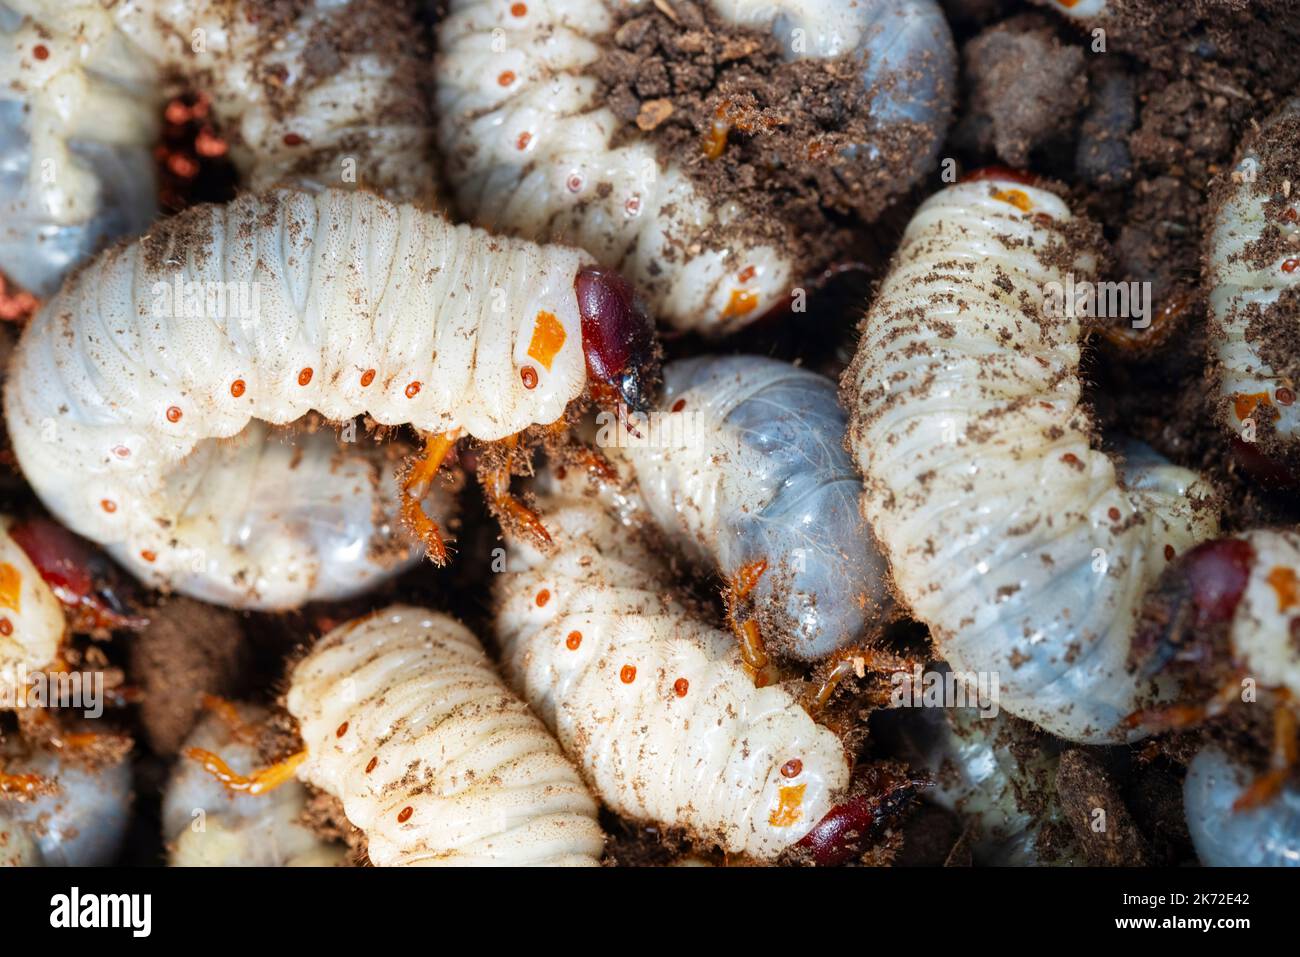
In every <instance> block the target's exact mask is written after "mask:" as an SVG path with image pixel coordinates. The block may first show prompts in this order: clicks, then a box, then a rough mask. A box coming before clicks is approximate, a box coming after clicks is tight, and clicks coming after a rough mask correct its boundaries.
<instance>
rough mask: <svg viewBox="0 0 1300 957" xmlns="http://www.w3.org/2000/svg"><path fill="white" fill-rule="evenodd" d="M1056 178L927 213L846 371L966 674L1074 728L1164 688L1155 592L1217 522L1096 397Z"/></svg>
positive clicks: (933, 613) (900, 537)
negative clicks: (1152, 636) (1099, 431)
mask: <svg viewBox="0 0 1300 957" xmlns="http://www.w3.org/2000/svg"><path fill="white" fill-rule="evenodd" d="M1072 220H1073V217H1072V216H1071V214H1070V211H1069V209H1068V208H1067V207H1066V205H1065V203H1063V202H1062V201H1061V200H1060V199H1059V198H1058V197H1057V196H1055V195H1054V194H1052V193H1050V192H1048V191H1046V190H1044V189H1040V188H1037V187H1035V186H1032V185H1029V184H1028V183H1026V182H1024V181H1021V180H1018V179H1012V178H1008V177H995V178H991V179H983V180H977V181H972V182H966V183H962V184H959V185H956V186H952V187H949V188H948V189H945V190H943V191H942V192H940V193H938V194H937V195H935V196H933V197H931V198H930V199H929V200H927V201H926V202H925V203H924V204H923V205H922V206H921V208H920V209H919V210H918V211H917V213H916V215H915V216H914V217H913V219H912V221H911V223H910V224H909V226H908V228H907V231H906V233H905V235H904V237H903V240H902V244H901V247H900V249H899V251H898V254H897V256H896V258H895V261H894V263H893V265H892V267H891V269H890V272H889V274H888V276H887V277H886V279H885V281H884V283H883V285H882V286H881V288H880V291H879V293H878V295H877V297H876V299H875V302H874V303H873V304H872V306H871V309H870V311H869V313H868V314H867V317H866V318H865V319H864V320H863V323H862V326H861V340H860V342H859V344H858V351H857V356H856V358H855V360H854V363H853V365H852V366H851V367H850V368H849V370H848V371H847V372H846V374H845V377H844V381H843V390H844V398H845V402H846V405H847V406H848V408H849V411H850V423H851V424H850V433H849V440H848V441H849V446H850V448H851V450H852V451H853V453H854V456H855V457H856V459H857V462H858V465H859V467H860V468H861V469H862V473H863V476H864V488H865V493H864V496H863V500H862V509H863V514H864V515H865V516H866V517H867V519H868V520H869V521H870V522H871V524H872V527H873V529H874V531H875V533H876V537H877V540H878V541H879V542H881V544H882V547H883V548H884V550H885V552H886V554H887V556H888V558H889V561H890V567H891V569H892V573H893V578H894V582H895V584H896V586H897V589H898V592H899V594H900V596H901V597H902V598H903V599H904V600H905V601H906V602H907V604H908V605H909V606H910V607H911V610H912V612H913V613H914V614H915V615H916V616H917V617H918V618H919V619H920V620H922V621H924V622H925V623H926V624H928V625H929V626H930V630H931V634H932V635H933V637H934V639H935V641H936V642H937V643H938V646H939V649H940V651H941V653H942V655H943V657H944V658H945V659H946V660H947V661H948V663H949V664H951V665H952V667H953V669H954V670H955V671H958V672H975V673H981V674H983V675H986V676H988V677H989V678H990V679H992V680H996V681H998V682H999V686H1000V691H1001V704H1002V707H1004V708H1006V709H1007V710H1008V711H1010V712H1011V713H1012V714H1015V715H1017V716H1019V717H1022V718H1026V719H1028V720H1030V721H1032V722H1033V723H1035V724H1037V725H1039V726H1040V727H1042V728H1044V729H1046V730H1048V731H1051V732H1052V733H1054V734H1057V735H1059V736H1061V737H1064V738H1067V739H1070V740H1074V741H1082V742H1098V743H1099V742H1105V741H1113V740H1116V739H1118V738H1121V737H1123V736H1124V733H1125V729H1124V728H1123V727H1122V726H1121V725H1122V719H1124V718H1125V717H1126V716H1128V715H1129V714H1131V713H1132V712H1134V711H1136V710H1138V708H1139V707H1142V706H1144V705H1146V704H1148V703H1150V702H1151V701H1152V700H1154V696H1155V695H1157V694H1159V693H1161V691H1162V690H1163V689H1161V688H1160V687H1159V686H1158V685H1156V684H1155V683H1153V682H1152V681H1149V680H1143V679H1140V678H1139V677H1138V675H1137V674H1136V673H1135V670H1134V669H1132V668H1130V666H1129V664H1128V658H1129V652H1130V646H1131V643H1132V638H1133V633H1134V631H1135V627H1136V619H1137V615H1138V613H1139V611H1140V608H1139V606H1140V604H1141V602H1140V599H1141V597H1142V595H1143V593H1144V592H1145V591H1146V588H1147V586H1148V585H1150V584H1151V583H1152V582H1153V581H1154V580H1155V578H1156V576H1157V575H1158V574H1159V573H1160V571H1161V569H1162V568H1163V567H1164V566H1165V565H1166V563H1167V562H1168V561H1169V560H1170V559H1172V558H1173V557H1174V556H1175V555H1177V554H1180V553H1182V552H1184V551H1186V550H1187V549H1188V548H1190V547H1191V546H1192V545H1193V544H1195V543H1196V542H1197V541H1198V540H1200V539H1202V538H1205V537H1208V536H1210V535H1211V534H1213V532H1214V530H1215V528H1216V526H1217V516H1216V512H1215V509H1214V508H1212V507H1211V496H1210V490H1209V488H1208V487H1207V486H1206V485H1205V484H1204V483H1203V482H1202V481H1201V480H1200V479H1199V478H1198V477H1197V476H1195V475H1194V474H1193V473H1191V472H1188V471H1186V470H1184V469H1180V468H1175V467H1173V466H1171V465H1169V464H1167V463H1164V462H1163V460H1160V459H1158V457H1155V456H1154V455H1153V454H1152V453H1150V452H1149V450H1148V451H1145V452H1141V451H1138V452H1135V453H1134V454H1130V455H1129V457H1128V462H1127V467H1126V472H1127V474H1124V475H1120V474H1117V468H1116V465H1115V463H1114V462H1113V461H1112V459H1111V458H1110V456H1109V455H1107V454H1106V453H1104V452H1102V451H1100V450H1098V449H1097V448H1096V447H1094V439H1095V435H1094V431H1095V430H1094V427H1093V423H1092V421H1091V419H1090V416H1089V414H1088V412H1087V411H1086V409H1085V408H1084V407H1083V406H1082V405H1081V404H1080V379H1079V357H1080V344H1079V340H1080V338H1081V335H1082V333H1083V326H1082V322H1081V320H1080V319H1079V318H1077V317H1076V315H1075V313H1076V311H1078V310H1075V309H1073V308H1069V307H1068V304H1067V303H1066V301H1065V299H1066V297H1068V293H1066V292H1065V289H1066V282H1067V273H1068V272H1071V271H1072V272H1073V273H1074V276H1073V278H1074V279H1075V280H1076V281H1077V282H1083V281H1087V280H1091V279H1092V278H1093V273H1094V270H1095V255H1094V254H1093V252H1092V251H1090V250H1087V249H1079V248H1076V244H1074V243H1072V242H1071V241H1070V239H1069V237H1070V235H1071V233H1072V231H1073V230H1074V229H1077V228H1078V226H1079V224H1078V223H1077V222H1073V221H1072Z"/></svg>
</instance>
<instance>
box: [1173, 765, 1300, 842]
mask: <svg viewBox="0 0 1300 957" xmlns="http://www.w3.org/2000/svg"><path fill="white" fill-rule="evenodd" d="M1251 779H1252V772H1251V771H1250V770H1249V769H1248V768H1246V767H1244V766H1243V765H1242V764H1241V763H1240V762H1238V761H1235V760H1233V759H1232V758H1230V757H1228V755H1227V754H1226V753H1224V752H1223V751H1222V750H1221V749H1220V748H1217V747H1213V746H1211V747H1207V748H1205V749H1203V750H1202V751H1201V752H1200V753H1199V754H1197V755H1196V757H1195V758H1194V759H1193V760H1192V764H1191V766H1190V767H1189V768H1188V770H1187V779H1186V781H1185V782H1184V784H1183V802H1184V805H1185V807H1186V811H1187V829H1188V830H1189V831H1190V832H1191V835H1192V842H1193V843H1194V844H1195V845H1196V855H1197V856H1198V857H1199V858H1200V859H1201V863H1202V864H1204V865H1206V866H1207V867H1300V788H1297V787H1296V786H1295V785H1290V786H1287V787H1284V788H1283V789H1282V790H1281V791H1280V792H1279V793H1278V795H1277V796H1276V798H1275V799H1274V800H1272V801H1270V802H1269V803H1267V804H1265V805H1263V806H1261V807H1254V808H1250V809H1238V808H1236V807H1234V805H1235V804H1236V803H1237V802H1238V801H1239V800H1240V799H1241V797H1242V796H1243V795H1244V794H1246V793H1247V792H1248V791H1249V789H1250V787H1251Z"/></svg>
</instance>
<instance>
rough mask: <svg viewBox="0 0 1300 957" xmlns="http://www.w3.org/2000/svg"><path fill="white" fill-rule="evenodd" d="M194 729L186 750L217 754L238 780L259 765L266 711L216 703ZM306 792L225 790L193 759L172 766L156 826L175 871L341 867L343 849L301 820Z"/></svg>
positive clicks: (299, 788)
mask: <svg viewBox="0 0 1300 957" xmlns="http://www.w3.org/2000/svg"><path fill="white" fill-rule="evenodd" d="M217 704H218V707H217V708H216V709H214V710H212V711H210V712H209V713H208V714H207V715H205V716H204V717H203V719H202V720H201V721H200V722H199V723H198V724H197V725H196V726H195V727H194V729H193V730H192V731H191V732H190V735H189V737H188V738H186V740H185V751H187V752H189V751H193V750H196V749H197V750H201V751H204V752H208V753H212V754H219V755H220V756H221V758H222V760H223V761H225V762H226V764H227V766H228V767H230V768H231V769H232V770H233V771H234V772H235V773H236V774H251V773H252V772H253V771H254V770H255V769H256V767H257V766H258V764H259V761H260V754H259V752H258V749H257V746H256V744H257V738H256V733H257V731H256V729H257V727H258V726H259V725H261V724H262V723H263V722H264V721H265V720H266V718H267V710H266V709H265V708H262V707H259V706H256V705H248V704H231V703H229V702H219V703H217ZM306 805H307V788H306V786H305V785H303V784H301V783H299V782H297V781H289V782H287V783H285V784H284V785H282V786H281V787H278V788H276V789H274V790H272V791H269V792H268V793H266V794H246V793H239V792H235V791H231V790H230V789H229V788H227V787H225V786H224V785H223V784H221V783H220V782H219V781H216V780H214V779H213V777H212V775H210V774H209V773H208V772H207V771H205V770H204V768H203V767H202V766H201V765H200V764H198V763H196V762H195V761H192V760H180V761H177V762H176V764H175V765H174V766H173V768H172V773H171V777H170V778H169V779H168V781H167V788H166V790H165V792H164V793H163V805H162V822H163V823H162V826H163V835H164V836H165V838H166V839H167V844H168V858H169V863H170V864H171V865H172V866H173V867H311V866H318V867H319V866H330V865H334V864H338V863H341V862H342V860H343V857H344V853H345V849H344V848H343V846H342V845H339V844H331V843H329V842H327V841H325V840H323V839H322V838H321V837H319V836H318V835H317V834H316V833H315V832H314V831H312V829H311V828H310V827H308V826H307V825H306V824H305V823H303V821H302V816H303V812H304V810H305V808H306Z"/></svg>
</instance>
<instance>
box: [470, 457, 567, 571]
mask: <svg viewBox="0 0 1300 957" xmlns="http://www.w3.org/2000/svg"><path fill="white" fill-rule="evenodd" d="M501 444H502V445H503V446H504V447H505V452H506V454H505V461H504V462H503V463H501V464H500V465H496V466H493V467H490V468H484V467H483V466H480V467H479V471H478V475H479V481H480V482H482V483H483V494H485V495H486V496H487V500H488V507H489V508H491V510H492V513H493V514H494V515H496V517H497V519H498V520H499V521H500V522H501V523H502V524H503V525H509V526H512V527H518V528H522V529H523V530H524V531H526V532H527V533H528V534H529V535H531V536H532V538H533V541H534V542H535V543H536V544H537V545H538V546H540V547H542V548H547V547H549V546H550V544H551V536H550V533H548V532H547V531H546V526H545V525H543V524H542V520H541V518H540V517H539V516H538V514H537V513H536V512H534V511H533V510H532V509H531V508H529V507H528V506H527V505H525V504H524V503H523V502H521V501H519V499H517V498H515V497H514V496H513V495H512V494H511V493H510V476H511V474H512V471H513V469H512V466H513V464H514V456H515V450H516V448H518V445H519V436H518V435H512V436H510V437H509V438H507V439H502V441H501Z"/></svg>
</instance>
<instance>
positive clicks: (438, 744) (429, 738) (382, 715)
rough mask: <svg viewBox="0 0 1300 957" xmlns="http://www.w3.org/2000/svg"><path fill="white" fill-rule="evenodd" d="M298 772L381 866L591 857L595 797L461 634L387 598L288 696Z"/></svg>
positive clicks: (313, 661)
mask: <svg viewBox="0 0 1300 957" xmlns="http://www.w3.org/2000/svg"><path fill="white" fill-rule="evenodd" d="M287 703H288V708H289V711H290V713H292V714H293V716H294V717H296V718H297V719H298V722H299V724H300V726H301V728H302V739H303V742H304V744H305V746H306V754H307V757H306V760H305V761H304V762H303V764H302V766H301V768H300V770H299V775H300V776H301V777H303V778H304V779H305V780H307V781H310V782H311V783H312V784H314V785H315V786H316V787H319V788H321V789H322V790H323V791H326V792H328V793H329V794H332V795H334V796H335V797H337V798H338V799H339V800H340V801H341V802H342V803H343V809H344V811H345V813H346V814H347V817H348V820H350V821H351V822H352V823H353V824H354V825H356V826H357V827H359V828H360V829H361V830H362V831H364V832H365V834H366V839H367V841H368V845H369V854H370V860H371V862H372V863H374V864H376V865H378V866H381V867H383V866H390V865H508V866H518V865H552V866H554V865H595V864H597V863H598V862H599V860H600V855H601V850H602V848H603V846H604V840H605V839H604V835H603V833H602V832H601V830H600V826H599V825H598V824H597V823H596V802H595V801H594V800H593V799H592V797H591V795H590V794H588V793H587V789H586V788H585V787H584V786H583V783H582V779H581V778H580V777H579V776H578V772H577V771H576V770H575V769H574V767H573V765H572V764H570V763H569V761H568V759H566V758H565V757H564V755H563V754H562V753H561V752H560V748H559V746H558V745H557V744H556V743H555V739H554V738H552V737H551V736H550V734H549V733H548V732H547V730H546V728H545V727H543V726H542V723H541V722H540V721H539V720H538V719H537V717H536V716H534V715H533V714H532V712H530V711H529V710H528V706H527V705H525V704H524V703H523V702H522V701H520V700H519V699H518V698H517V697H515V696H514V695H513V694H512V693H511V692H510V691H509V689H507V688H506V686H505V685H504V684H503V683H502V681H501V679H500V677H498V675H497V673H496V671H495V669H494V668H493V666H492V663H491V662H490V661H489V660H488V658H487V656H486V655H485V654H484V653H483V649H482V648H481V647H480V646H479V643H478V640H477V639H476V638H475V637H474V636H473V635H472V634H470V632H469V631H468V630H467V629H466V628H465V627H463V626H462V625H460V624H458V623H457V622H455V621H453V620H452V619H451V618H448V617H447V616H446V615H442V614H439V613H437V612H432V611H427V610H424V609H420V608H411V607H408V606H403V605H394V606H391V607H389V608H386V609H384V610H383V611H380V612H377V613H375V614H373V615H370V616H368V617H365V618H360V619H357V620H355V621H352V622H349V623H347V624H345V625H342V626H341V627H339V628H336V629H335V630H334V631H332V632H330V633H329V634H327V635H325V636H324V637H323V638H321V640H320V641H319V642H318V643H317V644H316V646H315V647H314V648H313V649H312V651H311V654H309V655H308V656H307V657H306V658H305V659H304V660H303V661H302V662H301V663H300V664H298V666H297V667H296V668H295V669H294V671H293V675H292V678H291V684H290V687H289V696H288V699H287Z"/></svg>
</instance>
